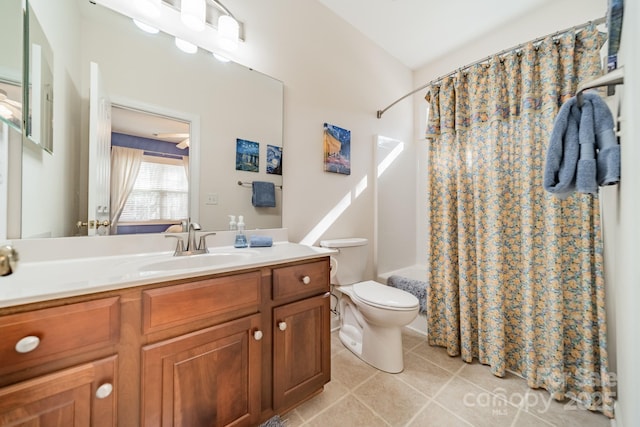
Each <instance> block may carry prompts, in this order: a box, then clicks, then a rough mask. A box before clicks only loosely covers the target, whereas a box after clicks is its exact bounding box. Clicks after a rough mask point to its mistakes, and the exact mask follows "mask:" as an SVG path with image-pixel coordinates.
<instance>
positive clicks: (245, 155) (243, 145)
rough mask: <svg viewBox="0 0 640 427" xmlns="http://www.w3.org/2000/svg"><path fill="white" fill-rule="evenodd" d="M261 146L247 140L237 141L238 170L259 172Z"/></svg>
mask: <svg viewBox="0 0 640 427" xmlns="http://www.w3.org/2000/svg"><path fill="white" fill-rule="evenodd" d="M259 165H260V144H258V143H257V142H253V141H247V140H246V139H240V138H238V139H236V170H239V171H248V172H258V170H259Z"/></svg>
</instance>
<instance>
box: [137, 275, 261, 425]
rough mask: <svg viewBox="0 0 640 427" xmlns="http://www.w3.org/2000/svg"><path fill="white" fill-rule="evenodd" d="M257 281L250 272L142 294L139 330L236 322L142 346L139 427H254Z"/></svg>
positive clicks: (257, 406) (258, 354) (257, 392)
mask: <svg viewBox="0 0 640 427" xmlns="http://www.w3.org/2000/svg"><path fill="white" fill-rule="evenodd" d="M261 280H262V275H261V272H260V271H253V272H249V273H240V274H235V275H231V276H225V277H221V278H213V279H206V280H198V281H194V282H189V283H185V284H181V285H176V286H170V287H165V288H158V289H154V290H151V291H145V292H143V294H144V295H143V319H144V323H143V325H144V330H145V331H157V330H158V329H162V328H163V327H164V328H167V327H170V326H171V325H187V326H188V325H189V322H194V321H195V320H206V318H207V317H210V318H212V319H215V318H216V316H218V317H221V318H225V316H226V317H228V316H231V317H238V316H240V317H238V318H237V319H235V320H230V321H225V322H222V323H218V324H215V325H213V326H210V327H207V328H204V329H198V330H195V331H193V332H190V333H183V334H180V335H178V336H175V337H172V338H169V339H165V340H161V341H159V342H153V343H151V344H148V345H146V346H143V347H142V360H141V371H142V372H141V375H142V377H141V401H142V408H141V412H142V414H141V416H142V423H141V424H142V425H143V426H149V427H152V426H153V427H156V426H167V427H169V426H175V427H179V426H182V427H199V426H202V427H205V426H206V427H210V426H229V425H234V426H253V425H257V424H259V419H260V416H261V400H260V399H261V396H260V389H261V385H260V382H261V375H262V374H261V366H262V364H261V355H262V343H263V341H262V337H263V333H262V331H261V327H262V320H261V315H260V313H258V307H259V304H260V288H261ZM246 311H249V312H251V313H253V314H249V315H244V316H243V315H242V314H243V312H246ZM154 319H155V320H154ZM214 323H215V321H214Z"/></svg>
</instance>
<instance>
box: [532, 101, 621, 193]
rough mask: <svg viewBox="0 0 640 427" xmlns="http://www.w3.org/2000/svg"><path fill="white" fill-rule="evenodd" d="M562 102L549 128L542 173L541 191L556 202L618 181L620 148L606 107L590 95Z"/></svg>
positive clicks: (611, 118) (594, 191) (592, 191)
mask: <svg viewBox="0 0 640 427" xmlns="http://www.w3.org/2000/svg"><path fill="white" fill-rule="evenodd" d="M583 97H584V102H583V105H582V106H580V105H578V103H577V99H576V97H573V98H571V99H569V100H568V101H567V102H565V103H564V104H563V105H562V107H561V108H560V111H559V112H558V116H557V117H556V120H555V122H554V125H553V130H552V132H551V137H550V140H549V146H548V149H547V158H546V164H545V169H544V182H543V185H544V188H545V190H547V191H548V192H550V193H553V194H555V195H556V196H559V197H560V198H565V197H567V196H568V195H569V194H570V193H572V192H574V191H578V192H579V193H588V194H594V193H597V192H598V185H600V186H602V185H611V184H616V183H618V182H619V181H620V146H619V145H618V143H617V139H616V137H615V133H614V121H613V116H612V115H611V111H610V110H609V107H607V105H606V104H605V102H604V101H603V100H602V99H601V98H600V97H599V96H598V95H597V94H593V93H585V94H583Z"/></svg>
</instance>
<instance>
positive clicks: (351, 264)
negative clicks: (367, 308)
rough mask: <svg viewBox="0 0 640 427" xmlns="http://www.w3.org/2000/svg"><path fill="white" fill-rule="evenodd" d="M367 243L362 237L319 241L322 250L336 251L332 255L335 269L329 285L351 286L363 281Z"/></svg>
mask: <svg viewBox="0 0 640 427" xmlns="http://www.w3.org/2000/svg"><path fill="white" fill-rule="evenodd" d="M367 243H368V240H367V239H365V238H362V237H352V238H348V239H331V240H322V241H320V246H322V247H324V248H331V249H336V250H337V251H338V253H336V254H333V255H332V258H335V260H336V262H337V267H336V268H335V271H332V272H331V283H332V284H334V285H338V286H339V285H351V284H352V283H357V282H361V281H363V280H364V272H365V269H366V268H367Z"/></svg>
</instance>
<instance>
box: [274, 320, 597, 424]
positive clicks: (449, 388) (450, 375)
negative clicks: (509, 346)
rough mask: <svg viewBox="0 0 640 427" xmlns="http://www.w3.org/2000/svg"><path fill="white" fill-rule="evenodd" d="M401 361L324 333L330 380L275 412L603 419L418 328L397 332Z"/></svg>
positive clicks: (464, 419)
mask: <svg viewBox="0 0 640 427" xmlns="http://www.w3.org/2000/svg"><path fill="white" fill-rule="evenodd" d="M403 347H404V364H405V369H404V371H403V372H402V373H400V374H388V373H385V372H381V371H378V370H376V369H374V368H372V367H371V366H369V365H368V364H366V363H364V362H362V361H361V360H360V359H358V358H357V357H356V356H354V355H353V354H352V353H351V352H350V351H349V350H347V349H346V348H345V347H344V346H343V345H342V343H341V342H340V339H339V338H338V335H337V332H334V333H332V335H331V362H332V365H331V382H330V383H329V384H327V385H326V386H325V389H324V391H323V392H322V393H320V394H319V395H317V396H315V397H314V398H313V399H311V400H309V401H307V402H305V403H304V404H302V405H301V406H299V407H298V408H296V409H295V410H293V411H291V412H289V413H287V414H284V415H283V416H282V418H283V419H284V420H286V421H285V424H286V426H287V427H302V426H304V427H313V426H320V427H331V426H336V427H348V426H357V427H361V426H366V427H376V426H383V427H384V426H408V427H423V426H437V427H448V426H452V427H458V426H477V427H482V426H496V427H499V426H507V427H510V426H514V427H520V426H522V427H533V426H544V427H549V426H558V427H572V426H576V427H600V426H602V427H607V426H609V425H610V422H609V419H608V418H606V417H604V416H603V415H601V414H598V413H594V412H590V411H587V410H581V409H579V408H578V407H577V406H576V405H574V404H565V403H559V402H556V401H552V400H551V399H550V398H549V394H548V393H547V392H545V391H544V390H540V391H538V390H532V389H530V388H528V387H527V385H526V383H525V381H524V380H523V379H521V378H519V377H517V376H515V375H511V374H508V375H507V376H506V377H505V378H498V377H496V376H494V375H493V374H491V372H490V371H489V368H488V367H486V366H483V365H481V364H478V363H473V364H467V363H464V362H463V361H462V360H461V359H460V358H459V357H458V358H455V357H449V356H448V355H447V354H446V352H445V350H444V349H442V348H438V347H431V346H429V345H428V344H427V343H426V341H425V338H424V337H422V336H421V335H419V334H417V333H415V332H413V331H411V330H409V329H405V331H404V332H403Z"/></svg>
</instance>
